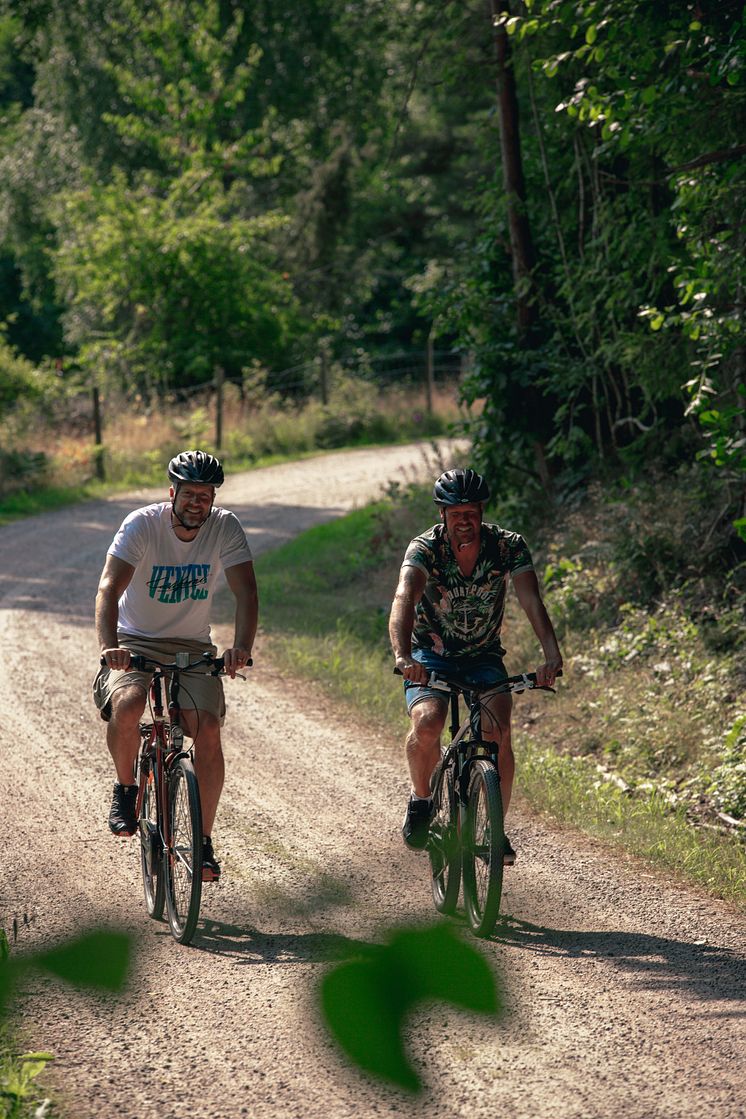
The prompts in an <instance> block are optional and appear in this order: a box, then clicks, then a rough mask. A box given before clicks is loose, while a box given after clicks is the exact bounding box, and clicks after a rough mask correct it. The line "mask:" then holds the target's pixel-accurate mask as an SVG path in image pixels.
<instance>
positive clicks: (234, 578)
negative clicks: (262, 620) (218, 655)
mask: <svg viewBox="0 0 746 1119" xmlns="http://www.w3.org/2000/svg"><path fill="white" fill-rule="evenodd" d="M225 578H226V582H227V583H228V586H229V587H230V589H231V591H232V592H233V595H234V597H235V599H236V628H235V633H234V636H233V645H232V647H231V648H230V649H226V650H225V652H224V653H223V657H224V658H225V670H226V672H227V673H228V675H229V676H235V675H236V670H237V669H239V668H243V667H244V665H245V664H246V663H247V662H248V660H249V658H250V657H251V650H252V649H253V647H254V638H255V637H256V627H257V621H258V618H259V595H258V592H257V586H256V576H255V574H254V564H253V563H252V562H251V560H247V561H246V562H245V563H237V564H234V566H233V567H228V568H226V571H225Z"/></svg>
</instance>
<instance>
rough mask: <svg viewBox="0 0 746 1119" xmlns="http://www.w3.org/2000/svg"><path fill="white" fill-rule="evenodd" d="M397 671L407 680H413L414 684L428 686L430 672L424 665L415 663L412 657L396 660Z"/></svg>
mask: <svg viewBox="0 0 746 1119" xmlns="http://www.w3.org/2000/svg"><path fill="white" fill-rule="evenodd" d="M396 669H397V670H398V671H399V672H400V673H401V674H402V676H403V677H404V679H405V680H411V681H412V683H413V684H427V681H428V676H429V672H428V670H427V669H426V668H425V667H424V665H421V664H419V663H418V662H417V661H413V660H412V658H411V656H409V657H404V656H400V657H397V658H396Z"/></svg>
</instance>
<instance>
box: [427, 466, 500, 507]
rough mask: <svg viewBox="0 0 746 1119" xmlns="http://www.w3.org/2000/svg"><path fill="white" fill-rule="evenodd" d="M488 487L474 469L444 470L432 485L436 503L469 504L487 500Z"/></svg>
mask: <svg viewBox="0 0 746 1119" xmlns="http://www.w3.org/2000/svg"><path fill="white" fill-rule="evenodd" d="M489 496H490V487H489V486H488V485H487V483H486V482H485V480H484V478H483V477H482V475H481V474H477V472H476V470H471V469H467V470H462V469H461V467H460V466H459V467H457V468H456V469H455V470H446V472H445V474H441V476H440V477H439V478H438V480H437V482H436V483H435V485H434V486H433V501H434V502H435V504H436V505H470V504H471V503H472V502H473V503H474V504H477V503H482V502H485V501H488V500H489Z"/></svg>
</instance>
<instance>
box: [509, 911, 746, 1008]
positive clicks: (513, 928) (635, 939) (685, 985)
mask: <svg viewBox="0 0 746 1119" xmlns="http://www.w3.org/2000/svg"><path fill="white" fill-rule="evenodd" d="M695 936H696V931H695ZM492 939H493V940H494V941H497V942H498V943H501V944H506V945H515V946H517V947H519V948H524V949H527V950H528V951H532V952H537V953H540V954H541V955H544V956H548V957H557V956H564V957H566V958H568V959H578V960H587V959H601V958H603V959H605V960H608V961H609V962H610V963H612V964H613V965H615V966H616V967H617V968H618V969H619V970H620V971H622V972H625V973H626V974H627V976H628V977H629V978H630V979H631V980H632V982H633V984H634V985H636V986H639V987H641V988H648V989H652V990H655V989H659V990H660V989H668V990H681V991H682V992H683V991H686V992H688V993H689V994H693V995H695V996H696V997H697V998H700V999H702V1001H703V1002H705V1001H707V1000H708V999H729V1000H733V1001H734V1002H740V1003H741V1004H742V1005H741V1006H740V1007H739V1008H738V1009H737V1008H736V1007H733V1009H732V1011H731V1010H729V1011H728V1016H729V1017H735V1016H738V1017H742V1016H746V1009H744V1006H743V999H744V997H745V996H746V959H745V958H744V957H743V956H742V955H739V954H738V953H737V952H735V951H733V950H732V949H729V948H723V947H721V946H719V945H717V944H709V943H707V942H704V941H697V940H694V939H693V940H691V941H684V940H671V939H667V938H665V937H660V936H653V935H647V934H645V933H631V932H622V931H618V932H617V931H613V930H612V931H591V932H581V931H578V930H574V929H551V928H546V927H544V926H541V925H532V924H531V923H530V922H529V921H521V920H519V919H518V918H516V917H510V916H505V917H504V918H503V920H502V921H501V923H500V924H499V925H498V927H497V929H496V930H495V933H494V934H493V937H492Z"/></svg>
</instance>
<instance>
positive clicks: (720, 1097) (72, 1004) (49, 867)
mask: <svg viewBox="0 0 746 1119" xmlns="http://www.w3.org/2000/svg"><path fill="white" fill-rule="evenodd" d="M423 460H424V452H423V451H422V449H421V448H419V447H416V446H415V447H400V448H391V449H388V450H385V451H381V450H379V451H368V450H364V451H351V452H344V453H339V454H334V455H329V456H325V457H321V458H315V459H310V460H307V461H305V462H302V463H297V464H290V465H284V466H278V467H272V468H268V469H264V470H258V471H254V472H250V473H246V474H242V475H239V476H234V477H231V478H230V479H229V480H228V482H227V483H226V485H225V488H224V490H223V491H222V493H221V500H222V501H224V503H225V504H226V505H227V506H228V507H230V508H234V509H235V510H236V511H237V512H238V513H239V515H240V516H241V518H242V520H243V522H244V524H245V525H246V527H247V529H248V532H249V537H250V540H251V543H252V546H253V547H254V549H255V551H256V552H257V553H258V552H259V551H261V550H264V549H266V548H269V547H272V546H273V545H275V544H276V543H279V542H281V541H282V540H285V539H287V538H289V537H290V536H292V535H293V534H295V533H297V532H299V531H301V530H302V529H304V528H307V527H308V526H310V525H311V524H314V523H317V522H319V521H322V520H324V519H328V518H331V517H334V516H337V515H339V514H341V513H342V512H344V511H345V510H346V509H348V508H350V507H351V505H353V504H354V503H362V502H364V501H366V500H368V499H369V498H371V497H374V496H376V495H377V494H378V492H379V491H380V484H381V481H382V480H386V479H389V478H394V477H396V476H400V475H399V472H400V471H401V469H402V468H403V467H406V469H407V470H408V471H415V470H418V469H421V468H422V465H423ZM161 496H162V493H161V492H158V493H157V494H153V493H140V494H135V495H132V494H130V495H128V496H127V497H126V498H115V499H112V500H109V501H104V502H95V503H91V504H86V505H81V506H78V507H75V508H71V509H62V510H59V511H56V512H53V513H50V514H48V515H44V516H40V517H35V518H32V519H30V520H26V521H23V522H19V523H17V524H14V525H11V526H7V527H4V528H2V529H0V607H2V609H0V646H1V647H2V649H3V657H2V661H1V663H0V696H1V697H2V700H1V703H2V715H3V718H2V739H1V743H0V751H1V756H2V819H3V822H4V828H3V843H2V849H1V853H0V871H1V878H0V881H1V883H2V885H1V887H0V888H1V889H2V900H1V902H0V918H1V919H2V923H3V924H4V926H5V927H6V929H10V927H11V925H12V921H13V918H14V917H15V918H17V920H18V924H19V929H20V931H19V936H18V944H17V946H16V951H18V952H21V951H28V950H31V949H33V948H36V947H39V946H41V945H48V944H50V943H52V942H54V941H56V940H58V939H59V938H61V937H64V936H66V935H69V934H72V933H74V932H76V931H79V930H80V929H81V928H82V927H88V926H90V925H92V924H105V925H114V926H116V927H120V928H123V929H126V930H128V931H129V932H131V933H132V935H133V936H134V938H135V942H136V946H137V947H136V958H135V965H134V971H133V979H132V983H131V986H130V989H129V991H128V993H127V996H126V998H124V999H122V1000H121V1001H112V1000H103V999H95V998H90V997H87V996H84V995H82V994H78V993H72V992H71V991H70V990H69V989H64V988H63V987H62V986H61V985H59V984H57V983H56V982H53V981H52V980H49V981H48V982H46V981H42V980H38V981H34V983H33V985H32V987H31V988H30V989H29V991H28V993H27V996H26V998H25V1000H24V1001H25V1012H26V1013H25V1021H26V1025H27V1027H28V1031H29V1038H28V1040H29V1042H30V1043H31V1044H33V1045H35V1046H37V1047H39V1048H43V1049H48V1050H51V1051H52V1052H54V1053H55V1054H56V1057H57V1059H56V1061H55V1063H54V1065H53V1066H52V1069H53V1071H52V1073H51V1074H50V1080H51V1083H52V1085H53V1087H54V1090H55V1092H56V1093H58V1094H59V1098H61V1101H62V1105H63V1113H64V1115H65V1117H66V1119H115V1117H116V1119H143V1117H145V1116H157V1117H159V1119H186V1117H188V1116H189V1117H193V1119H235V1117H237V1116H251V1117H253V1119H279V1117H280V1116H282V1117H285V1116H288V1117H298V1119H343V1117H347V1116H350V1117H352V1116H356V1117H363V1119H367V1117H368V1116H380V1117H384V1119H387V1117H399V1116H402V1117H403V1116H410V1115H412V1114H414V1113H417V1112H419V1110H420V1108H422V1109H423V1114H427V1115H429V1116H430V1117H432V1119H440V1117H443V1119H446V1117H448V1119H450V1117H455V1116H464V1117H467V1116H468V1117H469V1119H471V1117H476V1119H481V1117H485V1119H486V1117H488V1116H489V1117H490V1119H493V1117H494V1116H495V1115H498V1114H504V1115H507V1116H510V1117H511V1119H529V1117H530V1119H535V1117H539V1119H550V1117H551V1119H589V1117H591V1119H605V1117H609V1119H611V1117H614V1119H616V1117H617V1116H623V1117H624V1119H655V1117H660V1119H673V1117H676V1119H683V1117H689V1116H691V1117H694V1116H697V1117H699V1116H701V1115H703V1114H704V1115H712V1116H715V1117H717V1119H736V1117H742V1116H744V1115H745V1114H746V1088H745V1087H744V1054H745V1053H746V1015H745V1013H744V1011H745V1009H746V1003H745V1001H744V994H745V985H744V980H745V979H746V935H745V934H744V929H743V921H742V919H741V918H740V917H739V916H738V914H737V913H736V912H735V911H734V910H733V909H730V908H728V907H727V906H725V905H722V904H720V903H717V902H713V901H711V900H709V899H708V898H707V897H705V896H704V895H703V894H700V893H697V892H695V891H694V890H691V889H688V888H684V887H682V886H680V885H677V884H675V883H672V882H670V881H667V880H666V879H664V878H663V877H662V876H659V875H655V874H652V873H651V872H650V870H649V869H648V868H646V867H644V866H640V865H638V864H637V863H635V862H634V861H633V860H631V859H627V860H625V859H623V858H620V856H618V855H611V854H610V853H609V852H608V851H607V850H606V849H605V848H603V847H602V846H601V845H596V844H593V843H591V842H589V841H587V840H582V839H579V838H578V837H577V836H575V835H573V834H571V833H570V832H568V831H564V830H557V829H554V828H552V827H551V826H550V825H548V824H546V823H544V822H542V821H540V820H537V819H535V818H534V817H532V816H531V815H530V814H529V813H528V812H527V811H526V810H525V809H521V807H520V805H518V806H517V807H516V809H515V811H514V813H513V817H512V825H511V836H512V838H513V839H514V842H515V845H516V847H517V848H518V851H519V863H518V864H517V866H516V867H515V868H514V869H513V870H511V871H510V872H509V873H508V874H507V876H506V877H507V885H506V889H505V894H504V911H505V912H506V914H507V915H508V921H507V924H506V925H505V926H504V927H503V928H502V929H501V931H500V934H499V936H497V937H496V938H495V939H493V940H492V941H489V942H487V943H482V944H480V950H481V951H484V953H485V955H486V956H487V958H488V959H489V960H490V962H491V963H492V964H493V965H494V966H495V968H496V969H498V970H499V972H500V973H501V974H502V976H503V977H504V984H505V989H506V999H507V1006H508V1012H507V1015H506V1016H505V1017H503V1018H502V1019H501V1020H500V1021H498V1022H495V1021H492V1020H486V1019H483V1018H481V1017H476V1016H470V1015H468V1014H465V1013H462V1012H458V1011H455V1010H453V1009H452V1008H450V1007H447V1006H444V1005H441V1004H431V1005H425V1006H422V1007H421V1008H419V1009H418V1010H417V1011H416V1013H415V1014H414V1016H413V1017H412V1018H411V1020H410V1023H409V1045H410V1053H411V1055H412V1059H413V1061H414V1063H415V1064H416V1065H417V1067H418V1069H419V1070H420V1072H421V1074H422V1076H423V1079H424V1082H425V1085H426V1087H425V1091H424V1095H423V1097H421V1098H420V1099H419V1100H415V1101H413V1100H412V1098H411V1097H409V1096H407V1095H405V1094H404V1093H403V1092H400V1091H398V1090H391V1089H390V1088H388V1087H380V1086H379V1085H377V1084H374V1083H373V1082H371V1081H370V1080H368V1079H366V1078H365V1077H363V1076H362V1075H359V1074H357V1073H356V1072H355V1071H352V1070H349V1069H347V1068H345V1067H344V1065H343V1064H342V1063H341V1061H340V1059H339V1055H338V1053H337V1051H336V1049H335V1047H334V1045H333V1043H332V1042H331V1041H330V1040H329V1039H328V1038H327V1037H326V1035H325V1034H324V1031H323V1029H322V1027H321V1026H320V1024H319V1020H318V1016H317V1012H316V1001H315V1000H316V987H317V984H318V982H319V980H320V979H321V977H322V975H323V974H324V971H325V969H326V968H327V967H328V966H329V964H330V962H332V961H333V960H335V959H337V958H339V957H340V955H343V954H344V953H346V952H349V951H351V950H354V949H355V947H356V946H360V945H367V944H371V943H375V942H377V941H380V940H381V938H382V937H383V936H384V935H385V930H386V929H387V928H389V927H391V926H398V925H402V924H411V923H422V922H425V921H429V920H431V919H432V917H433V910H432V905H431V901H430V894H429V886H428V880H427V868H426V861H425V858H424V856H422V855H418V854H414V853H411V852H408V851H406V850H405V849H404V847H403V845H402V842H401V838H400V834H399V826H400V817H401V813H402V810H403V803H404V798H405V794H406V787H407V785H406V781H405V776H404V767H403V760H402V757H401V751H400V748H399V745H398V744H397V743H392V742H391V741H389V740H387V739H386V738H384V737H382V736H380V734H377V733H376V732H375V731H373V730H371V729H370V728H366V727H363V726H360V725H359V724H357V723H353V722H352V721H351V720H349V719H345V717H344V715H343V714H342V713H341V712H339V711H337V710H335V709H334V706H333V705H332V704H331V702H329V701H325V700H319V698H318V697H317V696H316V695H315V694H314V693H313V691H312V690H311V689H310V687H308V686H306V685H303V684H297V683H294V682H293V681H290V680H287V679H284V678H282V677H281V676H280V675H279V674H278V673H277V672H276V671H274V670H273V668H272V665H271V664H268V663H266V661H263V659H262V655H261V640H260V642H259V645H258V655H257V658H256V667H255V669H254V670H253V672H252V673H251V677H250V680H249V682H248V683H242V682H240V681H235V682H230V681H228V682H227V684H226V691H227V692H228V702H229V714H228V720H227V722H226V728H225V748H226V757H227V767H228V769H227V782H226V788H225V793H224V797H223V800H222V803H221V808H220V812H219V816H218V824H217V827H216V831H215V835H216V847H217V849H218V853H219V855H220V856H221V857H222V861H223V867H224V875H223V877H224V881H223V883H221V884H220V885H219V886H217V887H206V889H205V896H204V901H203V917H204V920H203V921H202V923H201V925H200V928H199V932H198V935H197V938H196V941H195V943H194V945H193V946H192V947H190V948H183V947H180V946H178V945H176V944H175V943H174V942H173V940H172V939H171V937H170V935H169V934H168V932H167V927H166V926H165V925H163V924H156V923H154V922H153V921H150V920H149V919H148V918H147V916H146V914H145V911H144V907H143V904H142V894H141V887H140V880H139V858H138V853H137V845H136V841H135V840H132V841H121V840H120V841H117V840H114V839H113V838H112V837H111V836H110V835H109V834H108V831H107V829H106V822H105V821H106V814H107V811H108V800H109V796H110V788H111V779H112V777H111V772H110V764H109V760H108V755H107V753H106V750H105V746H104V737H103V727H102V724H101V723H100V722H99V721H98V719H97V716H96V714H95V711H94V709H93V706H92V703H91V702H90V700H89V688H90V681H91V678H92V676H93V672H94V668H95V664H96V660H97V649H96V645H95V640H94V635H93V631H92V625H91V615H92V608H93V598H94V593H95V587H96V583H97V579H98V574H99V571H100V568H101V564H102V562H103V557H104V554H105V552H106V548H107V545H108V543H109V541H110V539H111V536H112V534H113V532H114V530H115V529H116V527H117V526H118V524H119V523H120V521H121V519H122V517H123V516H124V515H125V514H126V513H127V512H129V511H130V509H131V508H133V507H134V506H135V505H137V504H142V503H143V502H144V501H145V500H151V499H154V498H160V497H161ZM515 527H519V526H515ZM404 543H405V542H404V541H403V542H402V544H404ZM227 637H228V634H227V633H226V632H225V631H220V630H219V631H218V633H217V638H218V643H220V641H221V640H223V641H224V640H226V639H227ZM519 766H520V759H519ZM24 915H25V918H26V920H25V921H24Z"/></svg>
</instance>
